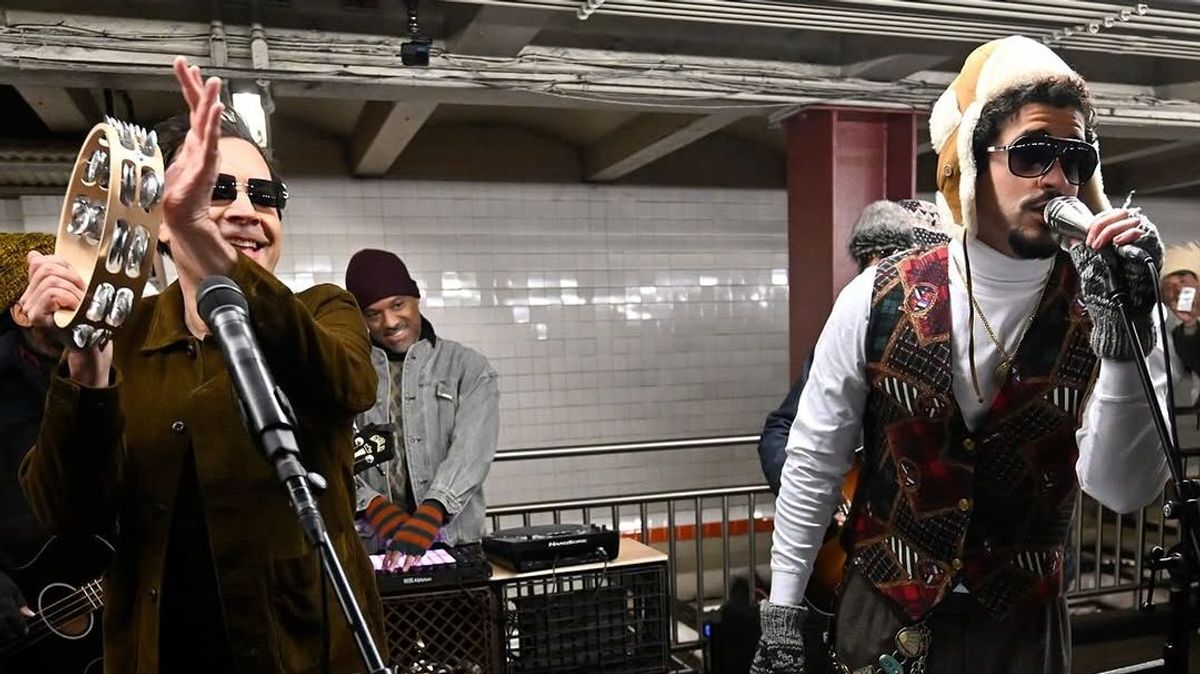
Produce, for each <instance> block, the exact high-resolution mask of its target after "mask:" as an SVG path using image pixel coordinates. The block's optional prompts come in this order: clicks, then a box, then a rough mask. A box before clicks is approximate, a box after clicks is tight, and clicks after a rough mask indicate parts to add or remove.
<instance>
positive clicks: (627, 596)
mask: <svg viewBox="0 0 1200 674" xmlns="http://www.w3.org/2000/svg"><path fill="white" fill-rule="evenodd" d="M666 588H667V565H666V564H665V563H662V562H659V563H652V564H639V565H630V566H619V567H608V568H606V569H604V570H600V569H596V570H587V571H576V572H571V571H569V570H568V571H565V572H558V573H554V574H549V575H545V576H537V577H533V578H518V579H514V580H512V581H507V582H504V583H502V584H500V586H499V588H498V595H499V599H500V604H501V606H500V614H501V626H502V629H503V630H504V631H503V634H502V635H501V638H502V640H503V643H504V651H505V653H504V654H505V661H506V663H507V670H506V671H507V672H509V674H541V673H543V672H545V673H547V674H549V673H553V674H585V673H587V674H591V673H592V672H606V673H610V674H642V673H646V674H651V673H653V674H662V673H663V672H666V671H668V662H667V658H668V652H669V645H670V642H669V639H670V637H669V629H670V624H669V621H670V617H669V615H668V613H667V589H666Z"/></svg>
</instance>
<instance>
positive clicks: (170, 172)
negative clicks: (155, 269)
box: [163, 56, 236, 279]
mask: <svg viewBox="0 0 1200 674" xmlns="http://www.w3.org/2000/svg"><path fill="white" fill-rule="evenodd" d="M174 68H175V79H176V80H178V81H179V88H180V91H181V93H182V94H183V98H184V100H185V101H187V104H188V115H189V123H190V124H189V127H190V128H189V129H188V133H187V136H186V137H185V138H184V140H183V143H182V144H181V145H180V147H179V150H178V151H177V152H176V154H175V158H174V160H173V161H172V162H171V165H170V166H169V167H168V168H167V174H166V191H165V192H164V194H163V220H164V222H163V227H164V228H165V229H166V230H167V234H168V236H169V239H170V243H171V253H172V256H173V257H174V259H175V263H176V265H177V266H178V267H179V268H180V271H181V274H182V273H191V274H192V275H193V276H195V277H196V278H197V279H199V278H203V277H205V276H208V275H209V274H213V273H222V272H225V271H226V270H228V268H229V266H230V265H232V264H233V261H234V259H235V258H236V254H235V253H234V250H233V247H232V246H230V245H229V244H227V243H225V241H224V240H223V239H222V238H221V236H220V232H219V230H218V227H217V224H216V223H215V222H214V221H213V219H212V217H211V216H210V215H209V206H210V205H211V204H212V190H213V185H214V184H215V183H216V181H217V173H218V172H219V168H220V162H221V154H220V149H219V143H220V140H221V115H222V114H224V112H225V105H224V104H223V103H221V80H220V79H218V78H216V77H210V78H208V79H207V80H204V79H202V78H201V76H200V69H199V68H198V67H196V66H189V65H188V63H187V59H185V58H184V57H182V56H180V57H177V58H176V59H175V64H174Z"/></svg>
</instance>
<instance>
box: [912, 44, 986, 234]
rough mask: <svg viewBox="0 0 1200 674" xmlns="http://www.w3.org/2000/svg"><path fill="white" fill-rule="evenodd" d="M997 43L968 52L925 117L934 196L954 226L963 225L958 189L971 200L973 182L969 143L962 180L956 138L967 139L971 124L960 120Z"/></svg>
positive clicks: (976, 116) (973, 98) (973, 127)
mask: <svg viewBox="0 0 1200 674" xmlns="http://www.w3.org/2000/svg"><path fill="white" fill-rule="evenodd" d="M1000 42H1001V40H992V41H991V42H988V43H986V44H983V45H981V46H979V47H977V48H976V49H975V51H973V52H971V55H970V56H968V57H967V60H966V62H965V63H963V68H962V71H960V72H959V73H958V76H957V77H955V78H954V81H953V82H951V83H950V86H949V88H947V89H946V91H945V93H943V94H942V95H941V97H940V98H938V100H937V103H935V104H934V106H933V110H932V112H931V113H930V115H929V133H930V139H931V140H932V143H933V149H934V150H936V151H937V153H938V168H937V186H938V193H939V194H940V195H941V196H942V197H943V200H944V202H945V205H946V206H947V207H948V209H949V212H950V216H951V218H952V221H953V222H955V223H957V224H963V225H965V224H966V223H965V222H963V218H964V212H963V211H964V209H963V203H964V201H963V199H962V196H961V194H960V191H961V190H962V186H963V185H964V184H968V185H970V188H969V190H968V191H970V192H971V198H972V199H973V198H974V181H975V171H974V166H975V160H974V158H973V157H972V156H971V153H970V144H969V143H968V145H967V152H966V153H965V154H966V157H965V161H967V162H970V168H971V178H970V180H967V181H964V180H963V172H964V165H963V162H964V156H963V154H964V153H963V150H962V143H961V142H960V137H961V136H962V135H963V134H964V132H966V133H967V135H968V136H970V135H971V134H972V133H973V132H974V130H975V124H974V121H971V122H970V123H969V124H964V122H966V120H964V118H963V117H964V114H965V111H966V110H967V109H968V108H970V106H971V105H972V103H973V102H974V101H975V89H976V85H977V82H978V80H979V73H980V71H981V70H983V66H984V64H985V63H987V60H988V57H989V56H991V54H992V52H993V51H994V50H995V49H996V47H997V45H999V44H1000ZM975 119H978V113H977V114H976V115H975ZM972 219H973V218H972Z"/></svg>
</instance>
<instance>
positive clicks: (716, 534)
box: [621, 517, 775, 543]
mask: <svg viewBox="0 0 1200 674" xmlns="http://www.w3.org/2000/svg"><path fill="white" fill-rule="evenodd" d="M774 530H775V520H774V519H773V518H770V517H760V518H757V519H756V520H754V531H755V533H759V532H770V531H774ZM670 531H671V529H670V527H665V526H660V527H650V528H649V530H648V532H647V534H648V535H649V537H650V540H648V541H644V542H645V543H666V542H667V541H668V540H670V537H669V535H668V534H669V532H670ZM749 532H750V520H748V519H741V520H730V521H729V535H730V536H745V535H747V534H748V533H749ZM700 535H701V536H702V537H704V538H720V537H721V523H720V522H704V523H702V524H701V525H700ZM621 537H622V538H632V539H634V540H641V538H642V532H641V531H640V530H639V531H625V532H621ZM695 539H696V525H695V524H677V525H675V540H676V541H691V540H695Z"/></svg>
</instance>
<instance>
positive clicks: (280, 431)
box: [196, 276, 303, 474]
mask: <svg viewBox="0 0 1200 674" xmlns="http://www.w3.org/2000/svg"><path fill="white" fill-rule="evenodd" d="M196 307H197V309H198V310H199V313H200V317H201V318H202V319H204V324H205V325H207V326H208V329H209V331H210V332H211V333H212V334H213V335H214V336H215V337H216V339H217V343H218V344H219V345H220V347H221V353H222V355H224V357H225V365H226V367H227V368H228V370H229V377H230V379H232V380H233V386H234V388H235V389H237V393H238V402H239V403H240V405H241V411H242V419H243V421H244V422H245V424H246V430H248V431H249V432H250V435H251V436H253V438H254V440H255V442H256V443H257V444H258V445H259V447H260V448H261V449H262V450H263V452H265V453H266V455H267V460H268V461H270V462H272V463H279V462H280V461H282V460H284V459H286V458H287V455H288V454H291V455H298V454H299V452H300V448H299V445H298V444H297V442H296V436H295V432H294V422H293V418H294V417H293V416H292V408H291V405H290V404H289V403H288V400H287V396H285V395H284V393H283V390H282V389H280V388H279V387H278V386H277V385H276V384H275V378H274V377H272V376H271V371H270V370H269V369H267V362H266V359H265V358H263V354H262V349H260V348H259V345H258V339H257V338H256V337H255V336H254V327H253V326H252V325H251V324H250V306H249V305H248V304H247V303H246V296H245V294H243V293H242V289H241V288H239V287H238V285H237V284H236V283H234V282H233V281H232V280H230V279H228V278H226V277H224V276H209V277H208V278H206V279H204V281H202V282H201V283H200V286H199V288H197V289H196ZM277 467H280V466H277ZM297 467H298V466H291V467H290V468H291V469H292V470H295V469H296V468H297ZM300 470H303V468H300ZM301 474H303V473H301Z"/></svg>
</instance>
